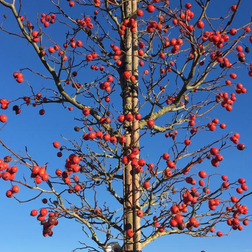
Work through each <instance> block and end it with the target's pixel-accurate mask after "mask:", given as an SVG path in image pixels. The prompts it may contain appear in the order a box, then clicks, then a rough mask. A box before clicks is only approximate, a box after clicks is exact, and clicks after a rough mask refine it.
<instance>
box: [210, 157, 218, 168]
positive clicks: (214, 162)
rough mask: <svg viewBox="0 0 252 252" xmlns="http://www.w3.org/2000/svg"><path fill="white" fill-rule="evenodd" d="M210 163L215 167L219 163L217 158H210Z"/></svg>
mask: <svg viewBox="0 0 252 252" xmlns="http://www.w3.org/2000/svg"><path fill="white" fill-rule="evenodd" d="M211 164H212V166H214V167H217V166H218V165H219V161H218V160H217V159H215V158H213V159H212V160H211Z"/></svg>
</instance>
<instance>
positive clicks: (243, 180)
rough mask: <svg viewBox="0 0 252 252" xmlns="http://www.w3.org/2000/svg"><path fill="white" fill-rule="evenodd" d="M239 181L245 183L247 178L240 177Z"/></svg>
mask: <svg viewBox="0 0 252 252" xmlns="http://www.w3.org/2000/svg"><path fill="white" fill-rule="evenodd" d="M238 183H239V184H244V183H246V180H245V179H244V178H239V179H238Z"/></svg>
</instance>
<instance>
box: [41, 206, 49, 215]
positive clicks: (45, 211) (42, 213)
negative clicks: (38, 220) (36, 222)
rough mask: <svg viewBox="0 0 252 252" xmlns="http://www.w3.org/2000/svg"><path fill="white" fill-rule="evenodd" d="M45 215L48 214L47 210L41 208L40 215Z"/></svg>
mask: <svg viewBox="0 0 252 252" xmlns="http://www.w3.org/2000/svg"><path fill="white" fill-rule="evenodd" d="M47 213H48V210H47V209H46V208H42V209H41V210H40V214H41V215H42V216H46V215H47Z"/></svg>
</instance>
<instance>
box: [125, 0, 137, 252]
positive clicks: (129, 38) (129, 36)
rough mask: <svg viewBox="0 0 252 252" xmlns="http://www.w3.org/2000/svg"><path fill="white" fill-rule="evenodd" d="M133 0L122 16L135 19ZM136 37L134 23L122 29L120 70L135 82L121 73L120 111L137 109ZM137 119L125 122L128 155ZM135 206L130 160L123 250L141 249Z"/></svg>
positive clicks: (126, 185) (135, 134) (126, 188)
mask: <svg viewBox="0 0 252 252" xmlns="http://www.w3.org/2000/svg"><path fill="white" fill-rule="evenodd" d="M136 10H137V0H132V1H126V2H125V3H124V7H123V12H124V13H122V17H123V18H134V19H135V21H136ZM137 47H138V37H137V27H136V29H135V30H134V31H130V29H127V30H126V33H125V36H124V41H122V42H121V49H122V50H123V51H124V52H125V56H124V59H123V65H124V67H123V71H130V72H131V73H132V75H134V76H135V77H136V79H137V81H136V82H135V83H132V82H130V81H128V80H125V79H124V78H123V76H122V74H123V72H122V73H121V83H122V87H123V97H124V100H123V113H124V114H125V115H126V114H128V113H132V114H133V115H134V116H135V114H136V113H138V91H137V87H138V53H137V52H138V50H137ZM138 128H139V126H138V121H137V120H135V118H134V121H133V122H132V123H131V124H128V125H127V124H126V125H125V135H126V143H125V146H124V147H125V148H124V154H125V155H128V154H129V153H130V151H131V150H132V148H134V147H139V130H138ZM138 209H139V175H138V174H137V173H135V172H134V171H133V169H132V166H131V164H128V165H125V166H124V228H125V231H126V230H128V229H132V230H133V231H134V236H133V237H132V238H129V237H127V236H126V234H125V236H124V240H125V244H124V250H125V251H126V252H132V251H134V252H136V251H141V242H140V241H141V232H140V218H139V217H138V216H137V210H138Z"/></svg>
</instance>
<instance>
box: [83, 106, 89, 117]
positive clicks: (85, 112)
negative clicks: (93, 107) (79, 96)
mask: <svg viewBox="0 0 252 252" xmlns="http://www.w3.org/2000/svg"><path fill="white" fill-rule="evenodd" d="M82 114H83V115H85V116H87V115H89V114H90V109H89V108H84V109H83V110H82Z"/></svg>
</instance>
